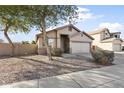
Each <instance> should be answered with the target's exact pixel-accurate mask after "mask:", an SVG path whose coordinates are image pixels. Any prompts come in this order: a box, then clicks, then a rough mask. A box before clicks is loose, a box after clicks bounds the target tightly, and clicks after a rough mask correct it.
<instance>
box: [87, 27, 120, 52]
mask: <svg viewBox="0 0 124 93" xmlns="http://www.w3.org/2000/svg"><path fill="white" fill-rule="evenodd" d="M88 34H89V35H91V36H92V37H93V38H94V39H95V40H94V41H93V43H92V45H94V46H98V47H99V48H102V49H104V50H111V51H122V46H121V44H122V39H121V38H120V34H121V32H114V33H111V32H110V31H109V29H107V28H103V29H98V30H96V31H92V32H89V33H88Z"/></svg>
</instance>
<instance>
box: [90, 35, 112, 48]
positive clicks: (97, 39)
mask: <svg viewBox="0 0 124 93" xmlns="http://www.w3.org/2000/svg"><path fill="white" fill-rule="evenodd" d="M91 36H92V37H93V38H94V39H95V40H93V42H92V45H95V46H98V47H100V48H102V49H105V50H113V43H112V42H108V43H101V42H100V41H101V37H104V36H103V35H102V34H95V35H91Z"/></svg>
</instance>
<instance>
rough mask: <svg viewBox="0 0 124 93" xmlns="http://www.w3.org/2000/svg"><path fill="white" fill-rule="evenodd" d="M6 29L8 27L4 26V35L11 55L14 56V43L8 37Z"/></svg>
mask: <svg viewBox="0 0 124 93" xmlns="http://www.w3.org/2000/svg"><path fill="white" fill-rule="evenodd" d="M8 29H9V27H8V26H6V28H5V29H4V36H5V37H6V39H7V40H8V42H9V44H10V47H11V48H12V53H11V56H14V48H15V46H14V44H13V43H12V41H11V39H10V38H9V36H8V34H7V32H8Z"/></svg>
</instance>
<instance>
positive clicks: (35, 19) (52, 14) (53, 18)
mask: <svg viewBox="0 0 124 93" xmlns="http://www.w3.org/2000/svg"><path fill="white" fill-rule="evenodd" d="M25 9H27V12H28V13H27V16H28V17H29V18H31V19H30V21H32V22H31V23H32V24H34V25H35V27H37V28H38V29H40V31H41V32H42V33H43V43H44V45H45V47H46V48H47V54H48V57H49V60H52V56H51V52H50V48H49V46H48V40H47V34H46V29H47V28H49V27H51V26H56V25H57V24H60V23H64V22H67V21H69V22H72V21H73V20H72V19H74V18H76V17H77V11H76V10H77V9H78V8H77V7H76V6H71V5H42V6H25Z"/></svg>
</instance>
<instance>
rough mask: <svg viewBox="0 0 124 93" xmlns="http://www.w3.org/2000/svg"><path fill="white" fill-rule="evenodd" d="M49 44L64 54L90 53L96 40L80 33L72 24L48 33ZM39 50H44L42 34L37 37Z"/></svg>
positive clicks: (84, 33)
mask: <svg viewBox="0 0 124 93" xmlns="http://www.w3.org/2000/svg"><path fill="white" fill-rule="evenodd" d="M47 37H48V44H49V45H50V46H51V47H52V48H60V49H61V50H62V52H63V53H90V48H91V43H92V41H93V40H94V38H92V37H91V36H90V35H88V34H87V33H86V32H82V31H80V30H79V29H78V28H77V27H75V26H74V25H72V24H69V25H65V26H61V27H57V28H55V29H52V30H49V31H47ZM36 38H37V45H38V50H39V51H40V49H42V47H43V46H44V45H43V39H42V33H40V34H37V35H36Z"/></svg>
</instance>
